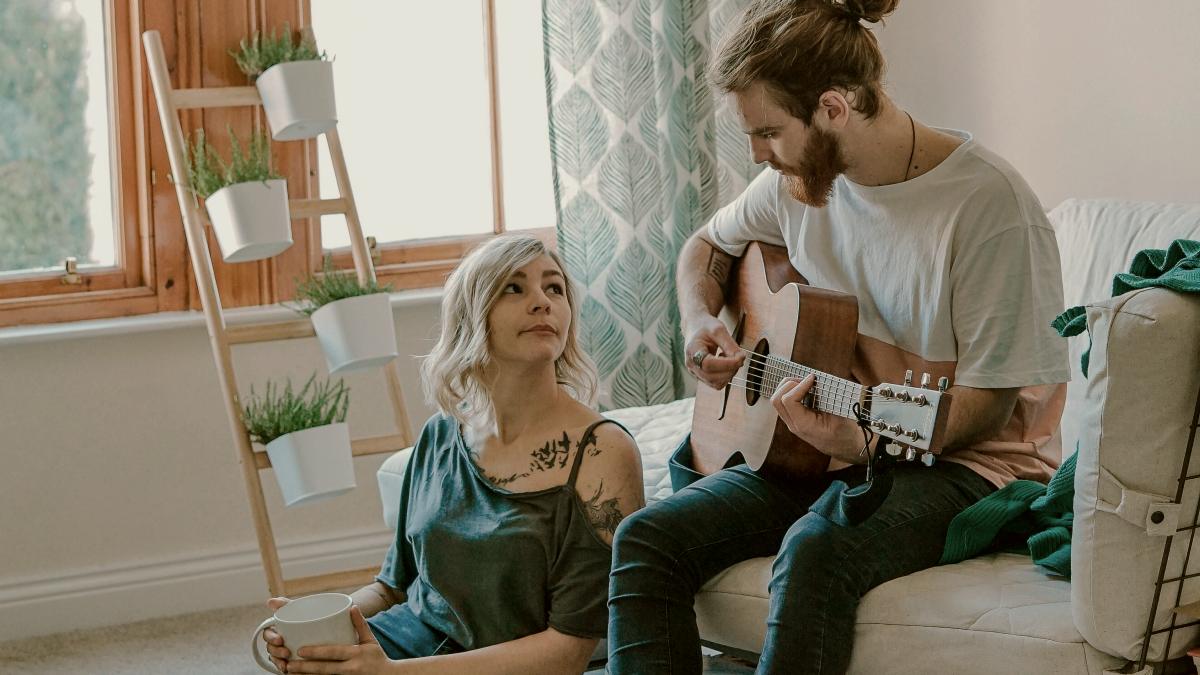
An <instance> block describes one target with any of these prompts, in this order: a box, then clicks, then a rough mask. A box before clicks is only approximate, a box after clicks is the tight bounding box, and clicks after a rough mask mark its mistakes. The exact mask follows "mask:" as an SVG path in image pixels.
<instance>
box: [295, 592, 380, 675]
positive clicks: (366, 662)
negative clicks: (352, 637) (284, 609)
mask: <svg viewBox="0 0 1200 675" xmlns="http://www.w3.org/2000/svg"><path fill="white" fill-rule="evenodd" d="M350 619H351V621H353V622H354V630H355V632H357V633H358V644H357V645H319V646H314V647H302V648H301V649H300V651H299V652H298V655H299V656H300V657H302V658H303V660H302V661H292V662H290V663H289V664H288V670H287V671H286V672H288V673H336V674H337V675H379V673H383V672H384V671H385V669H387V668H389V666H390V667H392V668H394V667H395V666H396V665H397V664H396V663H394V662H392V661H391V660H389V659H388V657H387V655H386V654H384V653H383V649H382V648H381V647H380V646H379V643H378V642H376V640H375V635H374V634H372V633H371V628H370V627H369V626H367V620H366V619H364V618H363V615H362V612H360V611H359V610H358V607H357V606H355V607H351V608H350Z"/></svg>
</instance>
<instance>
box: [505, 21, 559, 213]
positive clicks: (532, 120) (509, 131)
mask: <svg viewBox="0 0 1200 675" xmlns="http://www.w3.org/2000/svg"><path fill="white" fill-rule="evenodd" d="M496 42H497V51H498V52H499V55H498V56H499V58H498V59H497V64H498V66H499V71H500V72H499V75H498V77H499V80H500V129H501V138H500V149H501V152H502V155H503V160H504V223H505V227H506V228H507V229H509V230H522V229H527V228H531V227H554V222H555V220H554V219H555V216H554V177H553V175H552V169H551V165H550V134H549V120H548V119H547V117H546V75H545V61H544V59H543V50H542V3H540V2H533V1H532V0H519V1H516V2H513V1H511V0H497V2H496Z"/></svg>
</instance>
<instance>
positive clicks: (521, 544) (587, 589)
mask: <svg viewBox="0 0 1200 675" xmlns="http://www.w3.org/2000/svg"><path fill="white" fill-rule="evenodd" d="M577 316H578V308H577V306H576V302H575V296H574V294H573V291H572V288H571V284H570V281H569V279H568V278H567V276H566V271H565V269H564V268H563V266H562V264H561V262H560V261H559V258H558V257H557V256H556V255H555V254H554V253H552V252H551V251H549V250H547V249H546V248H545V246H544V245H543V244H542V243H541V241H539V240H537V239H535V238H532V237H525V236H504V237H498V238H496V239H493V240H491V241H489V242H488V243H486V244H484V245H482V246H480V247H479V248H478V249H476V250H475V251H473V252H472V253H471V254H470V255H469V256H467V258H466V259H464V260H463V262H462V264H461V265H460V266H459V267H458V269H457V270H455V271H454V273H453V274H451V275H450V279H449V280H448V282H447V285H446V290H445V295H444V298H443V301H442V333H441V337H440V339H439V341H438V343H437V345H436V346H435V347H434V349H433V351H432V352H431V353H430V354H429V355H428V357H426V359H425V361H424V363H423V364H422V375H423V379H424V386H425V389H426V394H427V395H428V397H429V399H430V400H431V401H433V402H434V403H435V404H436V406H437V408H438V409H439V411H440V412H439V413H438V414H436V415H434V416H433V417H432V418H431V419H430V420H429V421H428V422H426V423H425V427H424V429H423V430H422V431H421V436H420V439H419V440H418V441H417V445H416V446H415V448H414V450H413V454H412V457H411V459H410V460H409V464H408V468H407V470H406V473H405V479H404V486H403V489H402V496H401V504H400V519H399V525H398V527H397V532H396V539H395V541H394V542H393V543H392V547H391V550H390V551H388V554H387V557H386V558H385V560H384V563H383V568H382V570H381V571H380V573H379V575H378V576H377V577H376V581H375V582H374V583H372V584H370V585H369V586H366V587H364V588H362V589H360V590H358V591H357V592H355V593H354V594H353V596H352V597H353V598H354V602H355V605H356V610H354V611H352V616H353V617H354V620H355V624H356V626H357V627H358V630H359V638H360V643H361V644H359V645H356V646H325V647H314V648H305V649H304V650H302V651H301V653H300V654H299V656H301V657H302V658H303V660H296V659H293V660H291V661H289V660H288V659H289V658H290V657H291V653H290V651H289V650H288V649H287V647H286V646H285V645H283V644H282V640H281V639H280V638H279V636H278V634H276V633H275V632H274V631H270V630H269V631H267V632H266V633H265V638H266V639H267V643H268V651H269V652H270V654H271V656H272V658H273V660H275V662H276V663H277V664H278V665H280V666H281V668H280V670H284V669H285V668H286V672H289V673H469V672H477V673H497V674H499V673H514V674H520V675H527V674H529V673H575V674H577V673H581V672H582V671H583V670H584V668H585V667H586V664H587V661H588V657H589V656H590V655H591V653H592V651H593V650H594V649H595V646H596V642H597V640H598V639H599V638H601V637H604V635H605V632H606V627H607V620H608V610H607V594H608V593H607V592H608V570H609V565H610V561H611V556H612V550H611V544H612V537H613V533H614V532H615V531H616V527H617V524H618V523H619V522H620V521H621V519H622V518H623V517H624V516H627V515H629V513H631V512H632V511H634V510H636V509H638V508H640V507H641V506H642V505H643V493H642V470H641V461H640V457H639V455H638V451H637V446H636V445H635V443H634V441H633V439H632V438H630V436H629V434H628V433H627V432H626V431H625V430H624V429H623V428H622V427H620V426H619V425H617V424H616V423H613V422H611V421H609V420H605V419H604V418H602V417H601V416H600V415H599V414H598V413H596V411H595V410H593V409H591V408H590V407H588V405H586V404H585V403H584V402H585V401H587V402H590V401H591V400H592V397H593V395H594V389H595V382H596V377H595V372H594V368H593V366H592V365H591V362H590V361H589V359H588V358H587V357H586V356H585V355H584V353H583V352H582V351H581V350H580V348H579V345H578V344H577V342H576V334H577V333H576V324H577ZM606 422H607V423H606ZM286 602H287V600H286V599H284V598H273V599H272V600H271V601H270V602H269V603H268V604H269V605H270V606H271V608H272V609H276V608H278V607H280V606H282V605H283V604H285V603H286ZM360 612H361V614H360ZM363 617H366V620H365V621H364V619H363Z"/></svg>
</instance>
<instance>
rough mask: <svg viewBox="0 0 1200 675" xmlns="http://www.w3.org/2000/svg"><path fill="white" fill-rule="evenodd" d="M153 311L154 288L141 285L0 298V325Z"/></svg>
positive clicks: (95, 317) (59, 321) (130, 314)
mask: <svg viewBox="0 0 1200 675" xmlns="http://www.w3.org/2000/svg"><path fill="white" fill-rule="evenodd" d="M157 311H158V299H157V298H156V297H155V293H154V289H151V288H144V287H143V288H120V289H113V290H105V291H87V292H82V293H71V294H67V295H50V296H46V295H43V296H32V297H24V298H9V299H5V300H0V326H26V325H31V324H43V323H63V322H66V321H84V320H87V319H109V318H112V317H118V316H134V315H137V314H152V313H154V312H157Z"/></svg>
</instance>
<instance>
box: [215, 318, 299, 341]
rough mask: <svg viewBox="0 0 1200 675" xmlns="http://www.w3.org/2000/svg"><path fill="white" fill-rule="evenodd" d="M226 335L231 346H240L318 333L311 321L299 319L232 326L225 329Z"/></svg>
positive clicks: (292, 338)
mask: <svg viewBox="0 0 1200 675" xmlns="http://www.w3.org/2000/svg"><path fill="white" fill-rule="evenodd" d="M225 335H226V337H227V338H228V339H229V344H231V345H240V344H250V343H253V342H270V341H272V340H296V339H300V338H310V337H313V336H314V335H316V331H314V330H313V325H312V321H311V320H309V319H297V320H295V321H279V322H276V323H262V324H251V325H248V326H230V327H228V328H226V329H225Z"/></svg>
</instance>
